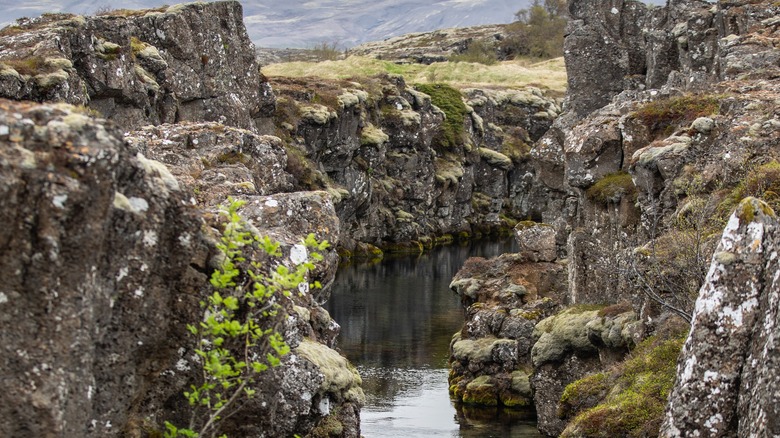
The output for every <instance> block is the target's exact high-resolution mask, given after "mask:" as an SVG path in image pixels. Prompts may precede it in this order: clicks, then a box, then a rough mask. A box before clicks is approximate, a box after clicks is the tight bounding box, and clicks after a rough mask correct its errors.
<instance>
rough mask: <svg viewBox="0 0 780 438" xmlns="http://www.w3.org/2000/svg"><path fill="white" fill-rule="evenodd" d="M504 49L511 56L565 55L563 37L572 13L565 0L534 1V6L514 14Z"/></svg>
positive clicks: (549, 56)
mask: <svg viewBox="0 0 780 438" xmlns="http://www.w3.org/2000/svg"><path fill="white" fill-rule="evenodd" d="M515 18H516V19H517V21H515V22H514V23H512V24H510V25H509V26H508V29H507V30H508V31H509V37H508V38H506V39H505V40H504V41H503V42H502V47H503V49H504V50H505V51H508V52H510V53H517V54H519V55H521V56H531V57H534V58H543V59H549V58H555V57H559V56H563V37H564V31H565V29H566V23H567V22H568V21H569V13H568V8H567V5H566V0H544V3H542V1H541V0H534V1H533V3H532V4H531V7H530V8H528V9H521V10H519V11H517V13H516V14H515Z"/></svg>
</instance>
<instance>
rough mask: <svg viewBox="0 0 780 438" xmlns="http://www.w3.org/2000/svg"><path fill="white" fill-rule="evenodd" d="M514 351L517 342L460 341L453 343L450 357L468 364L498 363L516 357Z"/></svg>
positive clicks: (497, 340)
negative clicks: (503, 359)
mask: <svg viewBox="0 0 780 438" xmlns="http://www.w3.org/2000/svg"><path fill="white" fill-rule="evenodd" d="M516 350H517V342H516V341H514V340H512V339H500V338H494V337H485V338H480V339H462V340H456V341H455V342H454V343H453V345H452V356H453V358H455V359H457V360H461V361H465V362H469V363H487V362H491V361H494V362H500V361H501V359H502V358H504V357H507V356H509V357H512V356H517V354H516Z"/></svg>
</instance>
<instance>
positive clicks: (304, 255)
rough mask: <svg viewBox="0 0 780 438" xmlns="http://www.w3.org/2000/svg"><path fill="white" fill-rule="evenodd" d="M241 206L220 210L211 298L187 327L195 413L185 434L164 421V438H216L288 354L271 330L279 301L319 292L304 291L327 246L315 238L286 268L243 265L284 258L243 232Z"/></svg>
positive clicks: (270, 244)
mask: <svg viewBox="0 0 780 438" xmlns="http://www.w3.org/2000/svg"><path fill="white" fill-rule="evenodd" d="M244 204H245V201H241V200H235V199H233V198H228V203H227V205H221V206H220V211H219V213H220V215H222V216H223V217H224V218H225V219H226V225H225V228H224V230H223V232H222V236H221V238H220V242H219V243H218V244H217V248H218V249H219V250H220V252H221V253H222V254H223V256H224V257H223V259H222V262H221V264H220V266H219V268H218V269H216V270H215V271H214V273H213V274H212V276H211V280H210V282H211V286H212V287H213V291H212V293H211V295H209V296H208V298H207V299H206V300H203V301H201V302H200V306H201V308H202V309H203V318H202V320H201V321H200V323H198V324H197V325H193V324H188V325H187V329H188V330H189V331H190V333H191V334H192V335H193V336H197V337H198V341H197V347H196V349H195V353H196V354H197V356H198V360H199V362H200V364H201V371H202V383H201V384H200V385H198V386H196V385H191V386H190V390H189V391H185V392H184V396H185V397H186V398H187V400H188V402H189V404H190V406H192V407H193V408H194V409H193V412H192V416H191V418H190V423H189V425H188V427H186V428H179V427H176V426H175V425H173V424H172V423H170V422H167V421H166V422H165V428H166V430H165V431H164V432H163V436H164V437H165V438H177V437H180V436H181V437H188V438H191V437H215V436H217V433H218V432H219V429H220V427H219V424H220V421H222V420H225V419H227V418H229V417H230V416H232V415H234V414H235V413H237V412H238V411H239V410H240V409H241V408H242V407H243V405H244V403H245V402H246V400H248V399H251V398H253V397H254V396H255V395H256V391H255V390H254V389H252V387H253V383H255V381H256V379H257V378H258V376H259V375H260V374H262V373H263V372H265V371H267V370H268V369H270V368H275V367H278V366H280V365H281V364H282V357H284V356H285V355H287V354H288V353H289V352H290V347H289V345H287V343H286V342H285V341H284V337H283V336H282V335H281V333H279V331H278V330H277V329H276V326H275V325H274V321H275V320H276V316H277V315H278V313H279V311H280V310H281V309H282V306H281V304H280V303H279V300H280V298H279V297H280V296H281V297H285V298H290V297H291V296H292V294H293V291H297V293H298V294H299V295H303V294H305V293H307V292H308V291H309V290H310V288H315V289H318V288H321V287H322V286H321V284H320V283H319V282H317V281H315V282H313V283H311V284H310V283H308V280H307V276H308V273H309V272H310V271H312V270H313V269H314V268H315V265H314V262H318V261H321V260H322V259H323V257H322V255H321V254H320V253H319V251H323V250H325V249H327V248H328V246H329V245H328V243H327V241H323V242H318V241H317V239H316V238H315V236H314V234H309V235H308V236H307V237H306V239H305V240H304V242H303V243H302V244H301V245H296V246H295V247H294V248H293V252H294V253H295V254H294V255H293V256H291V257H290V259H291V260H292V262H293V265H294V266H293V267H292V268H290V267H287V266H285V265H283V264H281V263H278V264H277V265H276V267H275V268H271V267H269V266H263V264H261V263H259V262H257V261H247V259H246V256H245V254H246V253H247V252H248V251H252V250H259V251H262V252H263V253H265V254H267V255H268V256H270V257H272V258H280V257H281V256H282V251H281V248H280V244H279V243H278V242H274V241H272V240H271V239H270V238H269V237H268V236H265V237H260V236H257V235H255V234H253V233H252V232H251V231H249V229H248V228H247V227H246V224H245V222H244V220H243V219H242V218H241V216H240V215H239V214H238V210H239V209H240V208H241V207H242V206H243V205H244ZM309 250H311V252H310V251H309ZM196 431H197V432H196ZM219 436H220V438H222V437H225V436H226V435H224V434H223V435H219Z"/></svg>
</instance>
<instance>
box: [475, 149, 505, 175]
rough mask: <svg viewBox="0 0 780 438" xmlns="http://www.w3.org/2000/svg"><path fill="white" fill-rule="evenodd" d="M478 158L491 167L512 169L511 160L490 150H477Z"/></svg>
mask: <svg viewBox="0 0 780 438" xmlns="http://www.w3.org/2000/svg"><path fill="white" fill-rule="evenodd" d="M477 151H478V152H479V156H480V157H481V158H482V159H483V160H485V161H486V162H487V163H488V164H490V165H491V166H493V167H498V168H500V169H504V170H509V169H510V168H512V160H511V159H510V158H509V157H507V156H506V155H504V154H502V153H500V152H496V151H494V150H492V149H487V148H478V149H477Z"/></svg>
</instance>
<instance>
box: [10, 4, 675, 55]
mask: <svg viewBox="0 0 780 438" xmlns="http://www.w3.org/2000/svg"><path fill="white" fill-rule="evenodd" d="M530 1H531V0H247V1H242V2H241V3H242V4H243V5H244V21H245V23H246V26H247V30H248V32H249V36H250V38H252V41H254V42H255V44H257V45H258V46H263V47H312V46H314V45H315V44H318V43H322V42H327V43H337V44H339V45H340V46H342V47H349V46H353V45H356V44H360V43H362V42H366V41H376V40H382V39H385V38H389V37H392V36H397V35H401V34H404V33H409V32H423V31H430V30H435V29H441V28H445V27H463V26H474V25H479V24H499V23H508V22H511V21H512V19H513V18H514V13H515V12H516V11H517V10H519V9H521V8H523V7H526V6H527V5H528V4H529V3H530ZM650 1H651V2H654V3H664V2H665V0H650ZM172 3H173V2H170V1H168V2H166V1H164V0H121V1H111V0H0V10H2V11H3V14H2V15H0V27H4V26H6V25H8V24H11V23H12V22H13V21H14V20H15V19H16V18H19V17H35V16H38V15H40V14H41V13H43V12H70V13H75V14H81V15H84V14H92V13H94V12H95V11H96V10H98V9H105V8H109V9H115V8H123V9H143V8H152V7H159V6H162V5H163V4H172Z"/></svg>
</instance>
